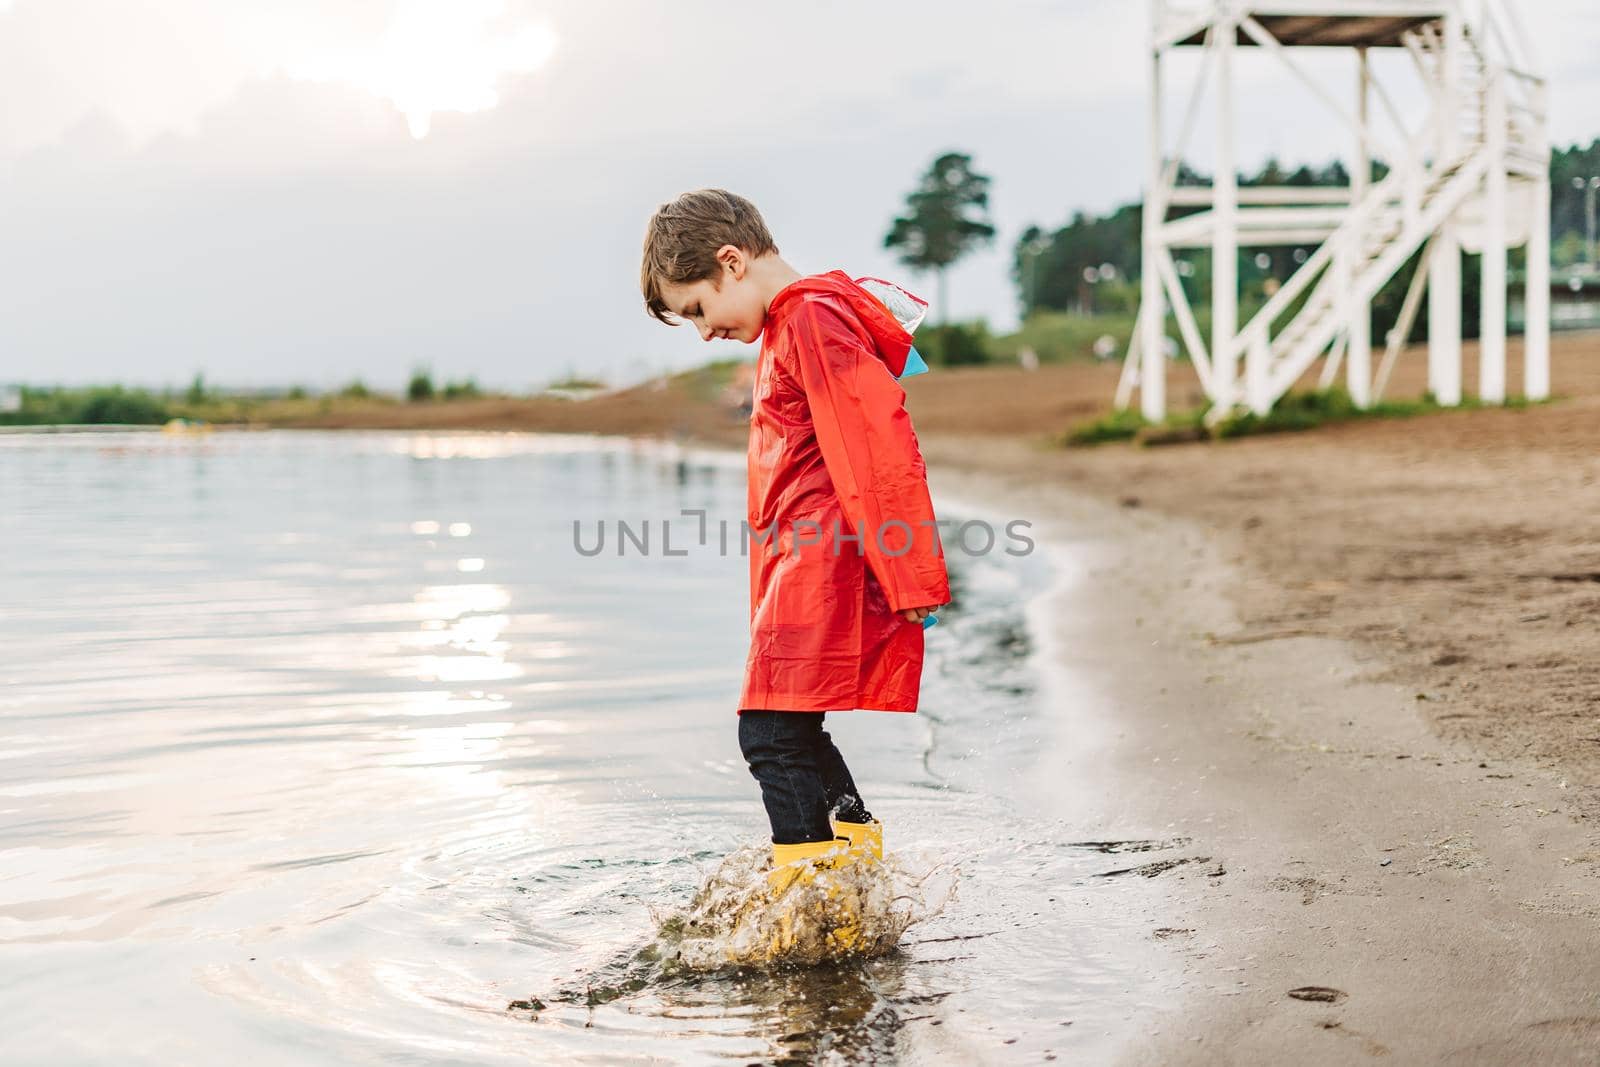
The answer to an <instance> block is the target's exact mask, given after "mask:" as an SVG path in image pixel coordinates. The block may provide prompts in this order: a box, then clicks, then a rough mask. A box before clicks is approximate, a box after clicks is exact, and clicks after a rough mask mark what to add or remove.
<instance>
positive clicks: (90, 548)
mask: <svg viewBox="0 0 1600 1067" xmlns="http://www.w3.org/2000/svg"><path fill="white" fill-rule="evenodd" d="M744 494H745V487H744V470H743V459H742V457H737V456H728V455H721V454H716V453H697V452H689V451H683V450H680V449H676V448H673V447H671V446H664V445H647V444H643V443H635V442H619V441H603V440H595V439H591V438H569V437H553V436H542V435H514V434H422V435H419V434H398V433H394V434H391V433H382V434H377V433H373V434H369V433H360V434H355V433H348V434H347V433H338V434H335V433H310V432H267V433H216V434H211V435H206V436H203V437H169V436H163V435H160V434H154V433H132V434H85V435H42V434H39V435H36V434H25V435H4V436H0V495H3V499H4V500H5V503H6V506H5V509H4V513H3V515H0V549H3V554H0V577H3V579H4V589H5V600H4V612H3V615H0V724H3V727H4V738H5V744H4V748H3V752H0V1018H3V1019H4V1025H3V1026H0V1062H4V1063H7V1064H32V1063H40V1064H44V1063H49V1064H78V1063H83V1064H88V1063H112V1062H114V1063H118V1064H144V1063H148V1064H164V1065H167V1064H176V1063H215V1062H217V1061H218V1060H219V1059H220V1058H222V1057H223V1056H227V1057H230V1058H234V1059H238V1060H240V1061H241V1062H280V1063H296V1064H323V1063H326V1064H357V1063H372V1064H378V1063H384V1064H393V1063H412V1064H469V1063H470V1064H498V1063H506V1064H511V1063H516V1064H526V1063H604V1064H612V1063H662V1062H671V1063H698V1062H706V1063H744V1062H771V1061H786V1060H792V1061H794V1062H850V1063H853V1062H891V1061H894V1060H901V1061H905V1062H916V1061H919V1060H923V1061H929V1062H931V1061H933V1060H935V1059H943V1058H947V1057H949V1056H958V1057H960V1058H961V1059H963V1060H964V1061H972V1060H977V1061H988V1060H992V1061H993V1062H1014V1061H1017V1060H1018V1059H1023V1060H1026V1061H1027V1062H1039V1061H1041V1060H1042V1059H1046V1058H1052V1057H1055V1056H1061V1057H1063V1058H1067V1059H1071V1058H1074V1057H1078V1056H1083V1055H1085V1054H1088V1053H1092V1052H1096V1051H1103V1050H1105V1049H1108V1048H1111V1047H1114V1046H1115V1045H1116V1044H1117V1043H1119V1042H1120V1041H1121V1040H1123V1039H1124V1038H1126V1037H1127V1035H1126V1034H1123V1033H1121V1032H1120V1030H1119V1024H1120V1022H1121V1020H1123V1019H1125V1018H1126V1017H1127V1016H1128V1015H1129V1014H1130V1012H1131V1011H1132V1010H1133V1009H1134V1008H1135V1007H1136V1006H1138V1005H1141V1004H1146V1003H1148V1001H1149V999H1150V998H1152V997H1154V996H1157V995H1158V994H1157V993H1156V992H1154V985H1153V978H1152V975H1151V974H1150V973H1149V972H1148V970H1147V969H1142V968H1144V967H1145V964H1144V962H1143V961H1142V959H1141V958H1140V956H1139V954H1137V953H1128V952H1125V951H1122V950H1121V949H1120V948H1119V946H1123V945H1126V944H1128V943H1129V942H1131V941H1132V940H1134V939H1147V938H1148V930H1147V924H1146V923H1145V922H1144V921H1143V916H1142V915H1141V913H1140V905H1139V904H1138V903H1137V902H1136V900H1135V897H1134V896H1132V895H1130V894H1129V892H1128V891H1127V889H1126V888H1125V887H1126V886H1127V884H1128V883H1127V880H1126V879H1118V878H1103V877H1099V875H1102V874H1104V873H1105V872H1107V871H1108V870H1110V869H1113V868H1119V867H1121V868H1125V867H1127V866H1129V865H1130V863H1129V862H1128V861H1127V858H1126V857H1121V856H1107V855H1105V854H1104V853H1103V852H1101V851H1097V850H1096V849H1095V848H1093V847H1086V845H1085V844H1084V843H1083V842H1080V841H1078V840H1077V838H1078V834H1077V833H1076V832H1075V831H1074V829H1073V827H1072V825H1071V821H1070V819H1062V818H1058V817H1055V816H1053V815H1052V814H1051V813H1050V812H1048V811H1045V810H1041V809H1040V806H1039V805H1038V804H1037V803H1036V802H1035V800H1034V799H1031V798H1030V797H1028V796H1025V795H1024V794H1023V792H1022V791H1021V790H1020V788H1019V786H1018V784H1017V783H1018V782H1020V781H1022V780H1024V779H1037V778H1038V775H1039V771H1040V768H1039V767H1038V766H1037V763H1038V761H1039V759H1040V758H1041V752H1042V751H1043V748H1042V747H1041V738H1042V737H1044V736H1045V735H1046V733H1047V731H1045V730H1044V729H1042V727H1041V714H1042V712H1041V706H1040V705H1041V696H1040V694H1041V686H1040V677H1041V670H1042V665H1041V664H1040V663H1039V662H1038V657H1037V656H1036V654H1035V651H1034V648H1035V644H1036V642H1035V640H1034V635H1033V633H1032V631H1031V629H1030V625H1029V622H1028V613H1029V605H1030V604H1033V605H1035V606H1036V605H1037V600H1036V598H1037V597H1038V596H1039V595H1040V594H1041V592H1042V590H1043V589H1044V588H1045V587H1046V586H1047V585H1048V584H1049V582H1050V581H1051V580H1052V574H1051V568H1050V567H1049V566H1048V565H1047V564H1046V562H1045V559H1044V557H1043V555H1042V554H1039V553H1036V554H1034V555H1031V556H1024V557H1015V556H1008V555H1005V554H1004V553H999V552H996V553H991V554H989V555H986V556H983V557H972V556H962V555H960V554H956V553H952V554H951V556H950V565H951V570H952V577H953V581H954V585H955V589H956V598H957V603H956V604H955V605H953V606H952V607H951V608H949V609H947V610H946V611H945V612H944V613H943V618H942V620H941V624H940V625H939V626H938V627H936V628H935V629H933V630H932V631H930V633H929V638H928V650H929V655H928V663H927V668H926V671H925V674H924V686H923V693H924V696H923V711H921V712H920V713H919V714H917V715H914V716H908V715H892V714H873V713H859V714H831V715H830V716H829V718H828V725H829V729H830V732H831V733H833V735H834V737H835V739H836V740H837V742H838V743H839V746H840V748H841V750H842V751H843V752H844V754H845V756H846V758H847V759H848V760H849V761H850V763H851V766H852V769H853V770H854V772H855V776H856V779H857V781H858V783H859V784H860V785H861V787H862V790H863V792H864V793H865V794H866V800H867V802H868V804H869V806H870V807H871V808H872V810H873V812H874V813H875V814H876V815H878V817H880V818H881V819H883V820H884V822H885V824H886V832H887V838H888V845H889V849H890V851H891V852H893V851H896V850H904V851H905V852H906V854H908V855H916V854H921V855H923V856H927V857H932V858H933V859H935V860H938V861H940V862H943V863H945V864H947V865H949V866H950V867H952V868H953V869H954V870H955V872H956V893H955V896H954V898H953V899H952V900H951V901H950V902H949V903H948V905H947V906H946V907H945V908H944V910H943V912H942V913H941V914H939V915H937V916H936V917H934V918H932V919H930V920H929V921H927V922H926V923H923V924H919V925H916V926H913V927H912V928H911V929H910V930H909V931H908V932H907V934H906V936H905V938H904V940H903V941H902V943H901V946H900V948H899V949H898V950H896V951H895V952H894V953H892V954H890V955H889V956H887V957H883V958H880V959H877V960H871V961H856V962H851V963H845V964H840V965H828V966H822V967H815V968H804V969H794V970H780V971H778V972H776V973H757V972H750V971H740V972H727V973H714V974H710V975H695V976H682V975H678V976H667V975H664V974H655V973H652V972H651V970H650V969H649V968H648V967H647V966H643V965H641V964H640V963H639V962H638V959H637V957H636V953H637V952H638V950H639V948H640V947H641V946H643V945H645V944H647V943H648V942H649V941H650V940H651V939H652V937H653V935H654V932H655V927H654V924H653V921H652V915H653V914H657V915H659V914H661V913H663V912H666V911H670V910H671V909H673V908H679V907H682V906H683V905H684V904H685V903H686V902H687V901H688V900H689V898H690V897H691V896H692V895H693V893H694V891H695V889H696V888H697V887H698V886H699V885H700V884H701V883H702V881H703V880H704V879H705V877H706V875H707V873H708V872H709V871H710V870H711V869H712V868H713V867H714V866H715V865H716V864H717V862H718V861H719V860H720V859H721V858H722V857H724V856H726V855H727V854H729V853H730V852H732V851H734V850H736V849H738V848H740V847H741V846H747V845H752V844H758V843H760V842H763V841H765V839H766V822H765V816H764V814H763V812H762V808H761V804H760V799H759V793H758V791H757V788H756V785H755V782H754V780H753V779H751V777H750V775H749V772H748V771H747V770H746V768H745V766H744V763H743V760H742V759H741V757H740V754H739V750H738V744H737V739H736V721H737V720H736V716H735V714H734V705H735V700H736V698H737V695H738V690H739V682H740V675H741V671H742V667H743V662H744V654H745V648H746V644H745V638H746V632H745V627H746V624H747V619H748V592H747V587H746V582H747V562H746V560H745V559H744V558H741V557H740V556H739V554H738V552H737V550H736V547H735V548H734V550H733V551H731V552H730V554H728V555H723V554H721V553H720V552H719V551H718V550H717V544H716V542H717V536H716V532H715V531H716V523H717V521H718V520H719V519H722V520H726V521H727V522H728V523H730V524H731V526H732V528H733V530H734V542H735V546H736V542H737V525H738V521H739V518H740V517H741V516H742V514H743V509H744V499H745V498H744ZM938 503H939V508H940V514H941V516H942V517H950V516H951V515H952V514H957V512H955V511H954V505H953V504H951V503H948V502H943V501H940V502H938ZM685 508H688V509H705V510H706V512H707V514H708V520H709V522H710V524H711V536H710V537H709V538H708V541H709V545H708V546H706V547H701V546H699V545H698V544H697V543H696V541H695V539H694V538H693V537H691V536H689V534H690V532H691V531H692V530H693V529H694V526H695V522H696V520H694V519H692V518H684V517H681V516H680V510H681V509H685ZM602 518H604V519H607V520H608V525H611V524H614V522H615V520H617V519H619V518H621V519H628V520H631V521H632V522H633V523H634V524H635V528H636V529H637V528H638V524H640V523H641V522H642V520H644V519H646V518H650V519H652V520H653V521H652V525H653V526H657V527H658V529H657V531H656V534H655V537H656V541H655V542H654V543H652V545H651V549H652V553H651V554H650V555H648V556H641V555H640V554H638V553H637V552H632V551H630V552H629V553H628V554H627V555H625V556H624V557H622V558H618V557H617V555H616V554H615V544H614V541H613V543H612V544H610V545H608V551H606V552H604V553H602V554H600V555H598V556H595V557H592V558H590V557H586V556H583V555H581V554H580V553H579V552H578V551H576V550H575V547H574V541H573V528H572V524H573V521H574V520H575V519H577V520H580V521H581V522H582V523H583V524H584V526H583V530H584V531H585V532H584V537H585V539H586V540H589V541H591V542H592V539H593V536H594V531H595V529H596V527H595V526H594V523H595V522H596V521H597V520H599V519H602ZM663 518H670V519H672V520H673V540H674V546H673V547H674V550H675V551H676V550H678V549H679V548H680V547H682V548H687V549H688V551H687V552H686V554H684V555H681V556H676V555H675V556H671V557H668V556H664V555H662V554H661V552H660V547H661V546H660V543H659V536H660V535H659V523H660V521H661V520H662V519H663ZM613 529H614V526H613ZM680 534H682V535H684V536H682V538H681V539H680ZM629 547H630V548H632V546H631V545H630V546H629ZM533 1002H537V1003H538V1004H542V1005H543V1008H542V1010H529V1009H528V1008H527V1007H526V1004H527V1003H533ZM513 1004H521V1005H523V1006H519V1007H513V1006H512V1005H513Z"/></svg>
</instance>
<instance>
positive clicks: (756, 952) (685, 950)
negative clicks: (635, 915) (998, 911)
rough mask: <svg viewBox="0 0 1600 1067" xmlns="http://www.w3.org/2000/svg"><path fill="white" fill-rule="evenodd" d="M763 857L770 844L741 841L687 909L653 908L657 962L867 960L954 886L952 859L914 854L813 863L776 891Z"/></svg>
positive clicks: (927, 914)
mask: <svg viewBox="0 0 1600 1067" xmlns="http://www.w3.org/2000/svg"><path fill="white" fill-rule="evenodd" d="M771 861H772V850H771V848H770V847H769V846H764V845H762V846H748V847H746V848H741V849H739V850H737V851H736V852H734V853H732V854H731V855H729V856H727V857H726V858H725V859H724V860H723V861H722V862H721V863H720V864H719V865H718V866H717V868H716V869H715V870H714V871H712V872H711V873H710V875H709V876H708V877H707V878H706V880H705V882H704V884H702V885H701V887H700V889H699V891H698V892H697V893H696V894H695V895H694V898H693V900H691V901H690V903H689V906H688V907H687V908H686V909H684V910H682V911H672V912H668V913H666V914H659V913H658V914H655V915H654V918H655V920H656V925H657V928H658V933H657V937H658V942H657V948H658V951H659V952H660V953H661V958H662V960H663V965H664V966H665V967H667V968H669V969H681V970H686V971H698V972H703V971H714V970H718V969H721V968H726V967H729V966H744V967H769V966H774V965H779V964H817V963H828V962H838V961H842V960H846V959H862V958H866V959H870V958H874V957H878V956H882V955H885V954H886V953H888V952H890V951H892V950H893V949H894V947H895V946H896V945H897V944H899V942H900V938H901V936H902V935H903V934H904V933H905V932H906V930H907V929H909V928H910V927H911V926H913V925H915V924H917V923H920V922H925V921H927V920H928V919H931V918H933V917H934V916H936V915H938V914H940V913H941V912H942V911H943V910H944V908H945V906H946V905H947V904H948V903H949V902H950V901H951V900H952V899H953V897H954V894H955V887H956V879H957V871H956V869H955V867H954V866H952V865H950V864H949V863H946V862H939V861H936V860H930V859H929V858H927V857H924V856H921V855H918V854H916V853H894V854H891V855H890V856H888V857H886V858H885V859H883V860H870V859H860V858H858V859H856V860H855V861H853V862H849V863H846V864H844V865H842V866H840V867H837V868H824V869H819V870H817V871H816V873H815V876H814V877H812V878H802V879H799V880H797V881H795V882H794V883H793V884H791V885H789V886H788V887H787V888H785V889H784V890H783V891H781V892H774V891H772V890H771V888H770V887H769V885H768V881H767V872H768V871H769V870H770V869H771Z"/></svg>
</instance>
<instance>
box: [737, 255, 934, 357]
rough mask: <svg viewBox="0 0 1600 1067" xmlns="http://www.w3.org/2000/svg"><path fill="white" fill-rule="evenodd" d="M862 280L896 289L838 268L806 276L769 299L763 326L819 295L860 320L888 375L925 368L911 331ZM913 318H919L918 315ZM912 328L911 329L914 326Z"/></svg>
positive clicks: (779, 319)
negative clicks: (915, 347)
mask: <svg viewBox="0 0 1600 1067" xmlns="http://www.w3.org/2000/svg"><path fill="white" fill-rule="evenodd" d="M862 283H869V284H875V285H878V286H883V287H886V288H890V289H897V290H898V287H897V286H893V285H891V284H890V283H889V282H882V281H879V280H878V279H876V278H861V279H859V280H857V279H852V278H851V277H850V276H849V275H848V274H846V273H845V272H844V271H842V270H830V271H829V272H828V273H826V274H812V275H808V276H807V277H804V278H801V279H800V280H799V281H797V282H792V283H790V284H789V285H787V286H785V287H784V288H783V289H781V290H779V291H778V295H777V296H775V297H773V298H772V303H771V304H770V305H769V306H768V308H767V322H766V329H767V330H768V331H770V330H772V329H773V328H774V327H776V326H777V325H778V323H780V322H782V321H783V319H784V318H785V317H786V316H787V315H789V314H790V313H791V312H792V311H793V310H794V309H795V308H796V307H798V306H799V305H800V303H801V301H803V300H804V299H805V298H806V297H807V296H812V297H821V298H823V299H825V300H828V301H829V302H830V303H832V304H834V306H835V307H836V308H838V309H839V310H841V311H843V310H848V311H849V313H850V314H852V315H853V316H854V317H855V318H856V320H857V321H858V322H860V323H861V325H862V327H864V328H865V330H866V332H867V334H868V335H869V336H870V337H871V338H872V341H873V349H874V352H875V353H876V355H877V357H878V358H879V359H880V360H882V361H883V363H884V365H885V366H886V367H888V368H889V373H890V374H892V375H894V376H895V377H896V378H899V377H902V376H904V375H906V374H907V373H910V374H917V373H920V372H921V371H923V370H926V369H927V365H926V364H924V363H923V362H922V359H921V357H920V356H917V355H916V353H915V352H914V351H913V350H912V348H911V334H910V333H909V332H908V331H907V329H906V327H904V326H902V325H901V323H900V320H899V319H897V318H896V317H895V316H894V313H893V312H891V311H890V310H889V308H888V307H887V306H886V305H885V304H884V303H883V301H881V300H879V299H878V298H877V297H876V296H874V295H872V293H870V292H868V291H867V290H866V289H864V288H862ZM899 291H900V292H901V293H902V295H904V296H905V297H907V299H909V300H912V301H916V302H917V303H918V304H921V305H922V307H924V308H925V307H926V306H927V305H926V304H925V303H923V302H922V301H920V300H917V298H916V297H913V296H911V295H910V294H909V293H905V292H904V290H899ZM917 319H918V320H920V319H921V316H920V314H919V315H918V316H917ZM912 328H913V329H915V325H913V327H912Z"/></svg>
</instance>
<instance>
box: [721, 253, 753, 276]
mask: <svg viewBox="0 0 1600 1067" xmlns="http://www.w3.org/2000/svg"><path fill="white" fill-rule="evenodd" d="M717 262H718V263H720V264H722V269H723V270H725V271H728V272H730V273H731V274H732V275H733V280H734V281H738V280H739V279H741V278H743V277H744V272H745V268H746V267H747V266H749V260H748V259H747V258H746V257H745V254H744V249H742V248H740V247H739V246H738V245H723V246H722V247H721V248H719V249H717Z"/></svg>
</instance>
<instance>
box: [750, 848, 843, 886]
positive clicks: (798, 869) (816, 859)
mask: <svg viewBox="0 0 1600 1067" xmlns="http://www.w3.org/2000/svg"><path fill="white" fill-rule="evenodd" d="M847 854H848V843H847V842H845V841H841V840H840V839H839V838H834V839H833V840H832V841H802V842H800V843H799V844H797V845H773V846H772V870H770V871H768V872H767V885H768V886H769V887H770V888H771V890H772V893H773V895H774V896H777V895H779V894H781V893H783V891H784V890H786V889H788V888H789V887H790V886H791V885H793V884H794V883H795V882H796V881H799V882H802V883H803V882H809V881H811V880H812V879H814V878H816V876H817V871H818V869H820V868H822V867H832V866H835V865H836V864H838V863H839V862H840V861H841V860H843V859H844V858H845V857H846V855H847Z"/></svg>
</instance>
